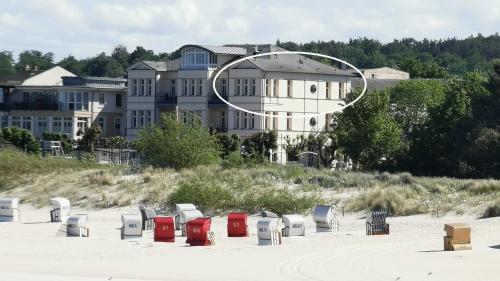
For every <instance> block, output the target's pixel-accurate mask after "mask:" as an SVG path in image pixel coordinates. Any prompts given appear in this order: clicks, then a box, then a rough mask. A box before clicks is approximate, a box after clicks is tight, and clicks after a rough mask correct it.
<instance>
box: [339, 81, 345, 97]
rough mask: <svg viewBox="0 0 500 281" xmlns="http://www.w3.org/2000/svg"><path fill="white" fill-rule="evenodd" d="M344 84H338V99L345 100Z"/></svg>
mask: <svg viewBox="0 0 500 281" xmlns="http://www.w3.org/2000/svg"><path fill="white" fill-rule="evenodd" d="M344 84H345V83H342V82H339V98H340V99H343V98H345V90H344Z"/></svg>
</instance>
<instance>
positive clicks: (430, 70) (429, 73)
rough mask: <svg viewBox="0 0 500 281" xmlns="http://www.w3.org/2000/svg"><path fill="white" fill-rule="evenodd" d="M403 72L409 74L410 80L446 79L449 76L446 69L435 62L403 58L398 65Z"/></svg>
mask: <svg viewBox="0 0 500 281" xmlns="http://www.w3.org/2000/svg"><path fill="white" fill-rule="evenodd" d="M398 66H399V68H400V69H401V70H403V71H406V72H408V73H410V77H411V78H447V77H449V76H450V74H449V73H448V71H447V70H446V68H444V67H442V66H439V65H438V64H437V63H435V62H433V61H432V62H421V61H419V60H417V59H415V58H405V59H403V60H401V61H400V62H399V64H398Z"/></svg>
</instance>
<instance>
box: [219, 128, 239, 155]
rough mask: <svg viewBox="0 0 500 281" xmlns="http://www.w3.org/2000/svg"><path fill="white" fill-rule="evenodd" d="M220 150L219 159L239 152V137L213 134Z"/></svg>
mask: <svg viewBox="0 0 500 281" xmlns="http://www.w3.org/2000/svg"><path fill="white" fill-rule="evenodd" d="M215 137H216V139H217V143H218V146H219V149H220V153H219V155H220V157H221V158H223V159H225V158H226V157H228V156H229V155H230V154H232V153H234V152H238V153H239V151H240V137H239V136H238V135H236V134H232V135H229V134H225V133H215Z"/></svg>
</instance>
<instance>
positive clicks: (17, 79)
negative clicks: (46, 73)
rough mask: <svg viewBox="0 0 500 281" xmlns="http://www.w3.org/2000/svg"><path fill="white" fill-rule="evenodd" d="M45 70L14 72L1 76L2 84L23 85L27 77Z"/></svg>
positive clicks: (0, 83)
mask: <svg viewBox="0 0 500 281" xmlns="http://www.w3.org/2000/svg"><path fill="white" fill-rule="evenodd" d="M42 72H43V71H29V72H22V73H14V74H9V75H4V76H0V86H8V87H13V86H18V85H21V84H22V83H23V82H24V81H25V80H26V79H28V78H31V77H33V76H35V75H37V74H40V73H42Z"/></svg>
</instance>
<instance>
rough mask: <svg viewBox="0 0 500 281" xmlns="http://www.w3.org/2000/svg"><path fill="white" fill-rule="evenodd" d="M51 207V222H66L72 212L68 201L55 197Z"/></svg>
mask: <svg viewBox="0 0 500 281" xmlns="http://www.w3.org/2000/svg"><path fill="white" fill-rule="evenodd" d="M49 201H50V205H51V206H52V210H50V221H51V222H62V221H65V220H66V219H67V218H68V216H69V215H70V212H71V205H70V202H69V200H68V199H66V198H61V197H55V198H51V199H50V200H49Z"/></svg>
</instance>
